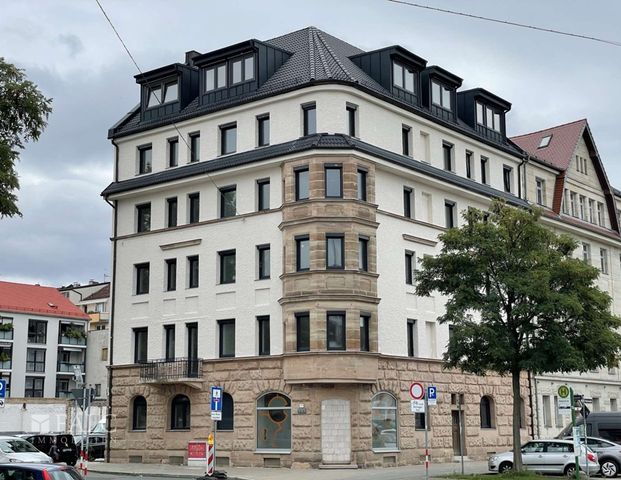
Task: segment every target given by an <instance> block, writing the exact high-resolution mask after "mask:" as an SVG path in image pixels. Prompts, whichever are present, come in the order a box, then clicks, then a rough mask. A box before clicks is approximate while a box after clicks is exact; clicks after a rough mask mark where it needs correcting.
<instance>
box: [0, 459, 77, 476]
mask: <svg viewBox="0 0 621 480" xmlns="http://www.w3.org/2000/svg"><path fill="white" fill-rule="evenodd" d="M12 479H15V480H84V477H83V476H82V475H80V472H78V471H77V470H76V469H75V468H73V467H70V466H67V465H61V464H50V465H42V464H34V463H11V464H10V465H6V464H2V465H0V480H12Z"/></svg>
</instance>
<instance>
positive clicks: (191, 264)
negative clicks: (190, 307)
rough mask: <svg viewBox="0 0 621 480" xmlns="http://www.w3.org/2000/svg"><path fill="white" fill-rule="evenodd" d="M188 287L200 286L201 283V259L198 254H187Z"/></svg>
mask: <svg viewBox="0 0 621 480" xmlns="http://www.w3.org/2000/svg"><path fill="white" fill-rule="evenodd" d="M187 266H188V288H198V286H199V284H200V259H199V256H198V255H188V256H187Z"/></svg>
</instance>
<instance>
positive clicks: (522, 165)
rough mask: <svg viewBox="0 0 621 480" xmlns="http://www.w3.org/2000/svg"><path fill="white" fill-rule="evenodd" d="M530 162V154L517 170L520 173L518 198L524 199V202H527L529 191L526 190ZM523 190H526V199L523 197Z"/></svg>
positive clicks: (524, 158)
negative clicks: (527, 169)
mask: <svg viewBox="0 0 621 480" xmlns="http://www.w3.org/2000/svg"><path fill="white" fill-rule="evenodd" d="M529 160H530V155H528V154H526V155H524V157H522V160H521V161H520V164H519V165H518V169H517V171H518V198H522V199H523V200H527V198H526V197H527V194H526V192H527V191H528V190H527V188H526V164H527V163H528V161H529ZM522 167H523V168H524V178H522ZM522 184H524V185H522ZM522 188H523V189H524V197H522Z"/></svg>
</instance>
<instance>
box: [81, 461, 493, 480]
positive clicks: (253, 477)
mask: <svg viewBox="0 0 621 480" xmlns="http://www.w3.org/2000/svg"><path fill="white" fill-rule="evenodd" d="M88 469H89V471H90V472H97V473H113V474H117V475H118V474H125V475H142V476H145V477H149V476H152V477H170V478H197V477H201V476H203V475H204V473H205V470H204V469H202V468H196V467H186V466H177V465H160V464H149V463H145V464H142V463H100V462H89V464H88ZM464 469H465V472H466V473H485V472H487V462H485V461H482V462H465V464H464ZM218 470H224V471H226V473H227V474H228V476H229V478H230V479H234V478H236V479H240V480H290V479H291V478H295V480H315V479H317V478H319V477H321V480H363V479H365V480H366V479H368V478H371V477H372V478H373V479H374V480H412V479H423V478H425V467H424V466H423V465H412V466H407V467H385V468H371V469H357V470H330V469H326V470H317V469H293V470H292V469H289V468H250V467H226V468H219V469H218ZM459 472H460V464H459V463H439V464H432V465H431V466H430V467H429V476H430V477H438V476H442V475H448V474H451V473H459Z"/></svg>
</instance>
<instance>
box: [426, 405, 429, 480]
mask: <svg viewBox="0 0 621 480" xmlns="http://www.w3.org/2000/svg"><path fill="white" fill-rule="evenodd" d="M428 432H429V403H428V401H427V395H425V480H429V433H428Z"/></svg>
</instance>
